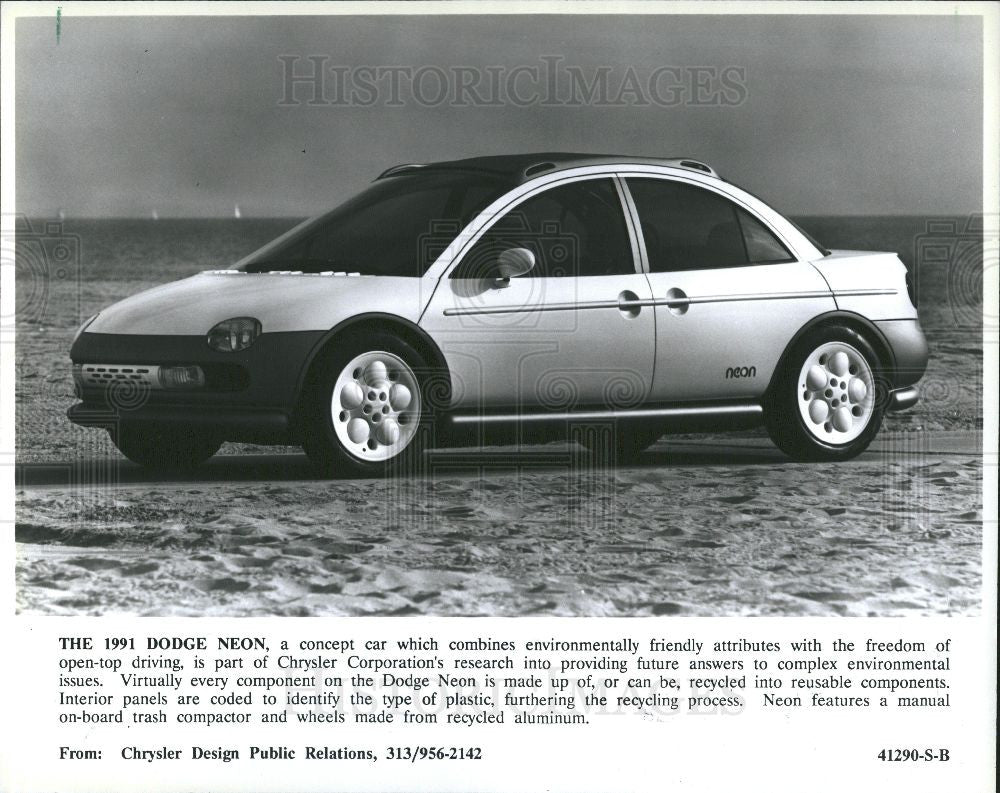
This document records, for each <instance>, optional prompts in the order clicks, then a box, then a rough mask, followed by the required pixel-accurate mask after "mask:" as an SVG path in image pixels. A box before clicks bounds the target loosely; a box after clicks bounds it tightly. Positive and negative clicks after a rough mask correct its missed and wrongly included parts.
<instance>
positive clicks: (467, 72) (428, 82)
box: [15, 15, 982, 217]
mask: <svg viewBox="0 0 1000 793" xmlns="http://www.w3.org/2000/svg"><path fill="white" fill-rule="evenodd" d="M16 25H17V27H16V62H15V71H16V92H15V113H16V148H17V161H16V181H17V211H18V212H21V213H25V214H27V215H29V216H35V217H40V216H54V215H55V214H57V213H58V212H59V211H63V212H64V213H65V214H66V215H67V216H72V217H125V216H129V217H149V216H150V215H151V214H152V213H153V212H154V211H155V212H156V213H157V214H158V215H159V216H160V217H171V216H174V217H216V216H219V217H222V216H230V217H231V216H232V215H233V214H234V207H235V206H236V205H238V206H239V207H240V210H241V212H242V215H243V216H244V217H248V216H260V217H263V216H306V215H313V214H316V213H317V212H320V211H322V210H325V209H327V208H329V207H331V206H333V205H335V204H337V203H339V202H340V201H341V200H343V199H344V198H346V197H347V196H349V195H351V194H353V193H355V192H357V191H358V190H360V189H361V188H362V187H364V186H365V185H366V184H367V183H368V182H370V181H371V180H372V179H373V178H375V177H376V176H377V175H378V174H379V173H380V172H381V171H382V170H384V169H385V168H387V167H389V166H391V165H394V164H397V163H402V162H428V161H435V160H447V159H456V158H460V157H470V156H477V155H484V154H502V153H513V152H526V151H580V152H610V153H620V154H635V155H643V156H656V157H659V156H665V157H669V156H690V157H697V158H699V159H702V160H704V161H706V162H708V163H710V164H711V165H712V166H713V167H714V168H716V170H717V171H719V172H720V173H721V174H722V175H723V176H725V177H726V178H728V179H730V180H731V181H733V182H736V183H737V184H739V185H741V186H743V187H745V188H747V189H749V190H751V191H752V192H754V193H756V194H758V195H760V196H762V197H763V198H765V199H767V200H768V201H769V202H770V203H772V204H774V205H775V206H776V208H778V209H779V210H781V211H783V212H785V213H786V214H790V215H867V214H878V215H919V214H932V213H942V214H965V213H970V212H976V211H980V210H981V201H982V74H981V69H982V32H981V25H980V21H979V19H977V18H971V17H958V16H938V17H929V16H925V17H903V16H895V17H881V18H874V17H870V16H865V17H861V16H830V17H816V16H809V17H795V16H786V17H780V16H767V17H747V16H743V17H736V16H711V17H709V16H633V17H610V16H530V17H516V16H435V17H415V16H395V17H368V18H364V17H352V16H348V17H343V16H339V17H266V18H250V17H238V18H233V17H226V18H222V17H219V18H206V17H172V18H171V17H124V18H113V19H112V18H103V19H102V18H73V17H72V16H66V15H64V16H63V17H62V19H61V22H60V25H59V35H58V40H57V36H56V24H55V19H54V18H36V19H18V20H17V22H16ZM282 58H283V59H284V60H282ZM310 58H314V59H315V60H309V59H310ZM289 64H291V68H292V69H293V70H294V71H295V74H299V75H301V74H303V73H310V72H311V71H312V70H313V69H314V68H316V67H317V65H318V68H319V71H318V72H316V73H317V74H318V75H319V78H318V80H319V82H316V81H313V82H308V83H299V84H293V85H292V86H291V91H292V92H291V94H289V85H288V81H287V78H288V76H289V75H290V74H291V73H290V72H289ZM376 68H381V69H382V71H381V72H375V71H374V70H375V69H376ZM546 68H547V69H548V71H547V72H546V71H545V70H546ZM393 69H395V71H393ZM386 70H388V71H386ZM379 75H381V76H379ZM552 75H554V77H552ZM418 78H419V79H418ZM338 80H339V82H338ZM550 80H551V81H550ZM602 81H603V82H602ZM414 85H416V87H415V88H413V86H414ZM602 85H604V86H605V90H604V91H603V93H602V91H601V90H599V89H600V88H601V86H602ZM340 86H347V88H348V90H347V91H340V90H339V87H340ZM463 86H464V87H463ZM470 86H471V88H470ZM590 86H596V88H595V90H594V92H593V93H592V95H591V96H589V97H588V96H587V93H588V90H587V89H588V87H590ZM508 88H509V90H507V89H508ZM310 100H312V102H310Z"/></svg>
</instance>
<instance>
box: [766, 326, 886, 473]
mask: <svg viewBox="0 0 1000 793" xmlns="http://www.w3.org/2000/svg"><path fill="white" fill-rule="evenodd" d="M882 369H883V363H882V362H881V361H880V360H879V357H878V355H877V354H876V352H875V350H874V348H873V347H872V345H871V344H870V343H869V342H868V340H867V339H865V337H864V336H862V335H861V334H860V333H858V332H857V331H855V330H853V329H851V328H848V327H845V326H842V325H833V326H826V327H823V328H817V329H816V330H812V331H808V332H807V333H806V334H805V335H804V336H803V337H802V338H801V339H800V340H799V341H798V342H796V344H795V346H794V347H793V348H792V349H791V351H790V352H789V354H788V355H787V356H786V358H785V362H784V364H783V367H782V369H781V371H779V372H778V374H777V376H776V378H775V381H774V382H773V383H772V384H771V388H770V390H769V392H768V396H767V398H766V399H765V404H764V421H765V424H766V426H767V431H768V434H769V435H770V436H771V440H773V441H774V443H775V445H776V446H777V447H778V448H779V449H781V450H782V451H783V452H785V454H787V455H788V456H789V457H792V458H794V459H796V460H804V461H814V462H824V461H828V462H835V461H839V460H849V459H851V458H852V457H856V456H857V455H859V454H861V452H863V451H864V450H865V449H867V448H868V445H869V444H870V443H871V442H872V440H873V439H874V437H875V436H876V435H877V434H878V431H879V429H880V428H881V426H882V418H883V416H884V415H885V407H886V404H887V396H888V385H887V382H886V380H885V376H884V373H883V371H882Z"/></svg>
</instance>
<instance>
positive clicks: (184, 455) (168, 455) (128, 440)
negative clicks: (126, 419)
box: [108, 424, 222, 471]
mask: <svg viewBox="0 0 1000 793" xmlns="http://www.w3.org/2000/svg"><path fill="white" fill-rule="evenodd" d="M108 432H109V434H110V435H111V441H112V442H113V443H114V444H115V446H116V447H117V448H118V451H120V452H121V453H122V454H124V455H125V456H126V457H127V458H128V459H129V460H131V461H132V462H134V463H138V464H139V465H141V466H144V467H145V468H150V469H152V470H158V471H186V470H190V469H192V468H197V467H198V466H199V465H201V464H202V463H203V462H205V461H206V460H208V459H209V458H210V457H211V456H212V455H214V454H215V453H216V452H217V451H219V447H220V446H222V441H220V440H217V439H215V438H212V437H211V436H208V435H206V434H205V433H204V432H203V431H201V430H196V429H194V428H192V427H156V426H137V425H132V424H122V425H121V426H119V427H115V428H114V429H111V430H109V431H108Z"/></svg>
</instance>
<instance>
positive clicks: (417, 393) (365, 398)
mask: <svg viewBox="0 0 1000 793" xmlns="http://www.w3.org/2000/svg"><path fill="white" fill-rule="evenodd" d="M432 382H436V381H435V378H434V377H433V374H432V372H431V370H430V369H429V367H428V365H427V363H426V362H425V361H424V360H423V358H422V357H421V356H420V354H419V353H418V352H417V351H416V350H415V349H413V347H411V346H410V345H409V344H407V343H406V342H404V341H402V340H401V339H398V338H397V337H395V336H394V335H392V334H390V333H386V332H382V331H367V332H357V333H352V334H350V335H348V336H342V337H338V338H337V339H336V340H335V342H334V344H332V345H330V347H329V348H328V349H327V350H326V351H325V352H323V353H321V354H320V356H319V357H318V359H317V360H316V362H315V363H314V364H313V367H312V370H311V376H310V383H309V385H308V387H307V389H306V393H305V395H304V400H303V406H302V408H303V416H304V428H305V432H304V434H303V443H302V447H303V449H305V452H306V454H307V455H308V456H309V459H310V460H311V461H312V463H313V464H314V465H315V466H316V467H317V469H318V470H319V471H320V472H321V473H322V474H323V475H325V476H337V475H341V474H355V475H362V476H379V475H384V474H386V473H389V472H392V471H403V470H411V469H412V468H413V467H415V465H416V463H417V461H418V460H420V459H422V453H423V450H424V449H425V448H426V447H427V445H428V438H429V437H431V435H432V433H431V429H430V427H431V424H430V420H431V417H432V415H433V411H432V410H431V406H432V404H433V403H432V399H431V398H430V391H431V388H430V385H431V383H432Z"/></svg>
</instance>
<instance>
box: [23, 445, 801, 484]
mask: <svg viewBox="0 0 1000 793" xmlns="http://www.w3.org/2000/svg"><path fill="white" fill-rule="evenodd" d="M782 463H786V464H792V463H791V461H790V460H789V459H788V458H787V457H785V456H784V455H783V454H782V453H781V452H780V451H778V450H777V449H776V448H774V447H773V446H770V445H769V444H768V443H767V441H764V440H760V441H757V442H755V443H753V444H752V445H747V444H746V443H741V444H738V445H737V444H730V443H726V442H724V441H712V442H704V443H702V442H692V441H683V442H679V443H673V442H670V443H666V442H660V443H657V444H656V445H655V446H653V447H652V448H650V449H648V450H646V451H645V452H643V453H642V454H641V455H639V456H638V457H637V458H636V459H635V460H632V461H629V462H627V463H619V464H617V465H612V464H610V463H608V462H604V461H601V460H600V459H596V458H595V457H594V456H593V455H591V454H589V453H588V452H587V451H586V450H585V449H583V448H582V447H579V446H576V445H567V444H554V445H548V446H532V447H522V448H520V449H518V448H503V447H496V448H488V449H476V448H473V449H439V450H434V451H431V452H429V453H427V454H425V455H424V458H423V463H422V465H420V466H419V469H418V470H413V471H410V472H408V473H406V474H405V476H408V477H421V476H430V477H437V476H449V477H454V476H462V475H463V474H468V475H470V476H477V477H480V476H483V475H489V473H490V472H491V471H493V472H496V473H497V474H504V473H509V472H511V471H514V470H516V471H520V472H523V471H529V470H536V471H539V472H542V471H547V470H560V469H562V470H567V469H575V470H591V471H599V470H610V469H612V468H613V467H616V468H619V469H623V470H641V469H644V468H671V467H686V466H714V465H722V466H730V465H734V466H745V465H775V464H782ZM325 478H326V479H328V478H330V477H324V476H322V475H321V474H320V473H319V472H317V470H316V469H315V468H314V467H313V466H312V464H311V463H310V462H309V459H308V458H307V457H306V456H305V455H304V454H243V455H237V454H223V455H218V456H216V457H214V458H212V459H211V460H209V461H208V462H207V463H205V464H204V465H202V466H201V467H199V468H198V469H196V470H194V471H187V472H177V473H173V472H169V473H168V472H163V471H151V470H148V469H146V468H142V467H141V466H138V465H136V464H134V463H131V462H129V461H127V460H123V459H120V458H106V459H93V460H80V461H77V462H73V463H23V464H19V465H18V466H17V475H16V482H17V487H19V488H23V487H35V486H61V487H71V486H74V485H80V486H93V485H101V484H104V485H117V484H123V485H125V484H143V483H145V484H157V483H159V484H162V483H171V482H253V481H264V482H279V481H280V482H288V481H322V480H323V479H325ZM332 478H333V479H363V478H365V477H363V476H360V475H357V474H351V473H344V474H341V475H338V476H335V477H332Z"/></svg>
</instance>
